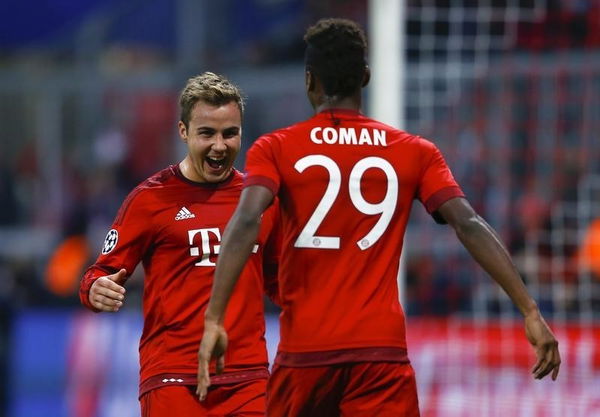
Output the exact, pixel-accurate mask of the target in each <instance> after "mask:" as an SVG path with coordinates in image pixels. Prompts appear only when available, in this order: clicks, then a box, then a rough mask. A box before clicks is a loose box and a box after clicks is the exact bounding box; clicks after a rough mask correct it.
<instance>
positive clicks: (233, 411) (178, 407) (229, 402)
mask: <svg viewBox="0 0 600 417" xmlns="http://www.w3.org/2000/svg"><path fill="white" fill-rule="evenodd" d="M266 385H267V381H266V380H264V379H255V380H252V381H245V382H240V383H237V384H227V385H213V386H212V387H210V388H209V389H208V394H207V396H206V400H204V401H202V402H200V401H199V400H198V397H197V396H196V387H195V386H187V385H171V386H166V387H161V388H157V389H153V390H152V391H148V392H147V393H145V394H144V395H142V397H141V398H140V405H141V407H142V417H176V416H177V417H188V416H189V417H259V416H260V417H264V415H265V390H266Z"/></svg>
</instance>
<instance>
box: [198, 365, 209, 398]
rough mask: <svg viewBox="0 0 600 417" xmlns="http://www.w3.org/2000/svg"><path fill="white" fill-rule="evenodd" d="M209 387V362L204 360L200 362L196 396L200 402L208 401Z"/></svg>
mask: <svg viewBox="0 0 600 417" xmlns="http://www.w3.org/2000/svg"><path fill="white" fill-rule="evenodd" d="M208 387H210V375H209V372H208V361H205V360H202V361H200V362H198V385H197V387H196V395H197V396H198V399H199V400H200V401H204V400H205V399H206V393H207V392H208Z"/></svg>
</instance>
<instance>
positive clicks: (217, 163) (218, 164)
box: [205, 156, 227, 169]
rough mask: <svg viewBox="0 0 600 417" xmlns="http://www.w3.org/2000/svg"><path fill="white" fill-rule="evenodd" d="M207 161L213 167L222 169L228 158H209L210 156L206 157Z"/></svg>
mask: <svg viewBox="0 0 600 417" xmlns="http://www.w3.org/2000/svg"><path fill="white" fill-rule="evenodd" d="M205 159H206V163H207V164H208V166H209V167H211V168H212V169H221V168H223V167H224V166H225V162H226V160H227V159H226V158H225V157H223V158H209V157H208V156H207V157H206V158H205Z"/></svg>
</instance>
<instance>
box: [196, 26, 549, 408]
mask: <svg viewBox="0 0 600 417" xmlns="http://www.w3.org/2000/svg"><path fill="white" fill-rule="evenodd" d="M305 41H306V43H307V48H306V78H305V80H306V91H307V95H308V98H309V101H310V102H311V104H312V106H313V108H314V109H315V113H316V114H315V115H314V116H313V117H312V118H310V119H308V120H306V121H304V122H300V123H297V124H295V125H292V126H289V127H287V128H284V129H281V130H277V131H275V132H273V133H270V134H267V135H264V136H262V137H260V138H259V139H258V140H257V141H256V142H255V143H254V144H253V146H252V147H251V149H250V150H249V151H248V154H247V163H246V169H247V173H246V175H247V176H246V179H245V181H244V191H243V192H242V196H241V198H240V202H239V205H238V207H237V209H236V211H235V213H234V215H233V217H232V219H231V221H230V223H229V224H228V226H227V228H226V231H225V235H224V237H223V244H222V247H221V254H220V256H219V260H218V262H217V269H216V272H215V281H214V287H213V292H212V296H211V300H210V302H209V305H208V308H207V310H206V315H205V327H204V336H203V339H202V343H201V345H200V349H199V353H198V355H199V364H198V366H199V368H198V387H197V394H198V395H199V397H200V398H204V397H205V395H206V387H207V385H208V384H209V380H208V364H209V360H210V359H211V357H215V356H216V357H218V356H220V355H222V352H223V351H224V350H225V347H226V344H227V338H226V329H225V328H224V327H223V317H224V316H223V313H224V311H225V307H226V305H227V300H228V299H229V294H230V293H231V290H232V288H233V285H234V283H235V282H236V279H237V277H238V275H239V273H240V271H241V270H242V267H243V265H244V262H245V260H246V256H247V255H248V254H249V253H250V250H251V248H252V242H254V238H255V236H256V235H257V233H258V230H259V225H260V221H259V219H260V215H261V213H262V212H263V211H264V210H265V209H266V208H267V207H268V206H269V205H270V204H272V202H273V201H274V198H275V197H279V203H280V212H281V220H282V233H283V242H282V253H281V259H280V267H279V268H280V269H279V297H280V301H281V306H282V314H281V317H280V323H281V341H280V344H279V351H278V354H277V358H276V361H275V367H274V369H273V372H272V375H271V379H270V380H269V385H268V387H267V415H268V416H270V417H300V416H306V417H308V416H311V417H315V416H323V417H334V416H352V417H362V416H365V417H366V416H368V417H372V416H377V417H387V416H418V415H419V410H418V401H417V392H416V384H415V378H414V372H413V370H412V368H411V366H410V363H409V360H408V357H407V347H406V340H405V320H404V313H403V311H402V307H401V305H400V303H399V301H398V299H399V297H398V288H397V283H396V277H397V273H398V259H399V257H400V253H401V250H402V240H403V236H404V232H405V229H406V224H407V221H408V217H409V212H410V209H411V206H412V202H413V200H414V199H415V198H416V199H418V200H420V201H421V203H422V204H423V205H424V206H425V208H426V210H427V211H428V212H429V213H430V214H431V215H432V216H433V218H434V219H435V220H436V221H438V222H441V223H448V224H449V225H450V226H451V227H453V228H454V229H455V231H456V234H457V236H458V238H459V240H460V241H461V242H462V244H463V245H464V246H465V247H466V248H467V249H468V250H469V252H470V253H471V254H472V256H473V257H474V258H475V260H476V261H477V262H478V263H479V264H480V265H481V266H482V267H483V268H484V269H485V270H486V271H487V272H488V273H489V274H490V275H491V276H492V277H493V278H494V279H495V280H496V281H497V282H498V283H499V284H500V285H501V286H502V288H503V289H504V290H505V291H506V293H507V294H508V295H509V296H510V298H511V299H512V301H513V302H514V303H515V304H516V306H517V307H518V308H519V310H520V311H521V313H522V314H523V316H524V325H525V330H526V333H527V337H528V339H529V341H530V342H531V344H532V345H533V347H534V349H535V351H536V354H537V363H536V364H535V366H534V369H533V373H534V376H535V377H536V378H543V377H544V376H545V375H547V374H548V373H550V372H552V377H553V379H555V378H556V377H557V375H558V370H559V364H560V356H559V351H558V347H557V345H558V344H557V341H556V339H555V337H554V335H553V334H552V332H551V330H550V329H549V327H548V326H547V324H546V323H545V321H544V320H543V318H542V316H541V315H540V312H539V310H538V308H537V305H536V303H535V301H534V300H533V299H532V298H531V297H530V296H529V294H528V292H527V290H526V288H525V286H524V284H523V281H522V280H521V278H520V276H519V274H518V272H517V270H516V268H515V267H514V265H513V263H512V261H511V259H510V256H509V254H508V253H507V251H506V249H505V247H504V246H503V244H502V243H501V242H500V239H499V238H498V236H497V235H496V233H495V232H494V231H493V230H492V228H491V227H490V226H489V225H488V224H487V223H486V222H485V221H484V220H483V219H482V218H481V217H479V216H478V215H477V214H476V213H475V212H474V211H473V209H472V208H471V206H470V205H469V203H468V201H467V200H466V199H465V197H464V195H463V193H462V191H461V189H460V187H459V186H458V184H457V183H456V181H455V180H454V178H453V176H452V174H451V172H450V170H449V168H448V166H447V165H446V162H445V161H444V158H443V157H442V155H441V153H440V152H439V150H438V149H437V148H436V146H435V145H434V144H433V143H431V142H429V141H427V140H425V139H423V138H421V137H418V136H415V135H411V134H409V133H406V132H403V131H400V130H398V129H395V128H393V127H391V126H387V125H385V124H383V123H380V122H378V121H376V120H373V119H370V118H368V117H366V116H365V115H363V114H362V113H361V112H360V107H361V88H362V87H364V86H365V85H366V84H367V83H368V81H369V69H368V66H367V63H366V61H365V54H366V39H365V35H364V33H363V31H362V29H361V28H360V27H359V26H358V25H356V24H355V23H354V22H351V21H348V20H343V19H326V20H321V21H319V22H318V23H317V24H316V25H314V26H312V27H311V28H309V29H308V31H307V33H306V35H305Z"/></svg>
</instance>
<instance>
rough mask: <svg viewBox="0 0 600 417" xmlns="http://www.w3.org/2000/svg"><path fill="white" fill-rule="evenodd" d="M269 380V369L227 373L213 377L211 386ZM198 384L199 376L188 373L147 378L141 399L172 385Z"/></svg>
mask: <svg viewBox="0 0 600 417" xmlns="http://www.w3.org/2000/svg"><path fill="white" fill-rule="evenodd" d="M267 378H269V371H268V370H267V368H262V369H252V370H247V371H234V372H227V373H224V374H220V375H211V376H210V384H211V385H227V384H238V383H240V382H246V381H253V380H256V379H267ZM197 383H198V376H197V374H188V373H171V372H167V373H163V374H158V375H154V376H151V377H149V378H146V379H145V380H144V382H142V383H141V384H140V389H139V397H142V395H144V394H146V393H147V392H149V391H152V390H154V389H158V388H162V387H166V386H172V385H186V386H189V385H192V386H195V385H196V384H197Z"/></svg>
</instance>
